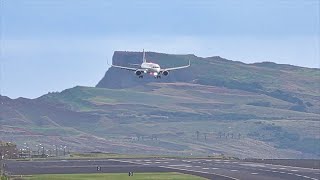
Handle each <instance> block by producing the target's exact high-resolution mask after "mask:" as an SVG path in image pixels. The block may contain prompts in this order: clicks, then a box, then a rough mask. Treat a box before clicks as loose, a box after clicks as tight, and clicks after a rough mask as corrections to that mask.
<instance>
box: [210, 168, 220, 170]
mask: <svg viewBox="0 0 320 180" xmlns="http://www.w3.org/2000/svg"><path fill="white" fill-rule="evenodd" d="M211 169H213V170H216V169H219V168H211Z"/></svg>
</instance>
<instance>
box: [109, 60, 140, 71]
mask: <svg viewBox="0 0 320 180" xmlns="http://www.w3.org/2000/svg"><path fill="white" fill-rule="evenodd" d="M107 63H108V64H109V62H108V61H107ZM109 65H110V66H111V67H115V68H120V69H125V70H129V71H137V70H138V68H132V67H125V66H118V65H113V64H109Z"/></svg>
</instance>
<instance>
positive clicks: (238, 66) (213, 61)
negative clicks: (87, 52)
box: [0, 52, 320, 158]
mask: <svg viewBox="0 0 320 180" xmlns="http://www.w3.org/2000/svg"><path fill="white" fill-rule="evenodd" d="M139 57H140V54H139V53H130V52H126V53H125V52H116V53H115V55H114V58H113V61H114V63H115V64H120V65H127V64H128V63H138V62H139V60H140V59H139ZM147 59H150V60H151V61H153V62H158V63H160V64H161V65H163V67H172V66H176V65H178V66H179V65H183V64H185V63H186V62H187V61H188V59H191V61H192V67H191V68H189V69H185V70H181V71H176V72H172V73H170V75H169V76H168V77H164V78H162V79H161V80H160V79H159V80H155V79H153V78H144V79H139V78H137V77H135V75H134V74H132V72H128V71H122V70H118V69H114V68H110V69H109V70H108V71H107V73H106V75H105V77H104V78H103V79H102V80H101V81H100V82H99V84H98V85H97V87H95V88H94V87H80V86H77V87H74V88H71V89H67V90H64V91H62V92H60V93H49V94H46V95H44V96H42V97H40V98H37V99H34V100H28V99H16V100H11V99H8V98H5V97H1V101H2V102H3V103H2V104H0V107H1V108H0V112H1V114H0V115H1V116H0V124H1V127H0V136H1V137H3V138H4V139H6V140H7V141H16V142H18V143H24V142H29V143H33V144H35V143H42V144H45V145H47V146H48V147H49V146H52V144H63V145H68V146H69V147H72V149H74V150H77V151H104V152H113V153H125V154H132V153H133V154H141V153H143V154H166V155H183V156H198V155H205V156H207V155H216V154H225V155H228V156H236V157H240V158H244V157H262V158H310V157H313V158H314V157H316V158H319V156H320V143H319V138H320V134H319V132H320V121H319V119H320V101H319V100H320V96H319V94H320V93H319V82H320V71H319V69H309V68H302V67H296V66H290V65H278V64H274V63H270V62H268V63H256V64H244V63H241V62H234V61H229V60H226V59H223V58H220V57H210V58H199V57H196V56H194V55H168V54H159V53H147Z"/></svg>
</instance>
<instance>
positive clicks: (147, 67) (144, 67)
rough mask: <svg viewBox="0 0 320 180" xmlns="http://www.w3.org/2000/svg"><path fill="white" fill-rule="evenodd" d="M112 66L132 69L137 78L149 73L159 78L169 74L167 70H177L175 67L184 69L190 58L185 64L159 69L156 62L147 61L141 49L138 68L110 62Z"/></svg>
mask: <svg viewBox="0 0 320 180" xmlns="http://www.w3.org/2000/svg"><path fill="white" fill-rule="evenodd" d="M133 65H138V64H133ZM111 66H112V67H115V68H120V69H126V70H129V71H134V72H135V75H137V76H138V77H139V78H143V74H146V73H148V74H150V75H152V76H154V77H155V78H157V79H158V78H161V76H162V75H163V76H168V75H169V71H173V70H177V69H184V68H187V67H189V66H190V60H189V64H188V65H185V66H178V67H171V68H165V69H161V68H160V66H159V64H156V63H152V62H147V60H146V55H145V52H144V50H143V52H142V64H141V65H139V66H140V68H134V67H126V66H119V65H113V64H111Z"/></svg>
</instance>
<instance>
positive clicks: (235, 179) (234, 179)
mask: <svg viewBox="0 0 320 180" xmlns="http://www.w3.org/2000/svg"><path fill="white" fill-rule="evenodd" d="M159 167H163V168H170V169H176V170H181V171H189V172H197V173H204V174H213V175H216V176H221V177H225V178H229V179H233V180H240V179H237V178H234V177H230V176H226V175H222V174H217V173H209V172H206V171H195V170H190V169H180V168H172V167H166V166H159Z"/></svg>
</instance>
